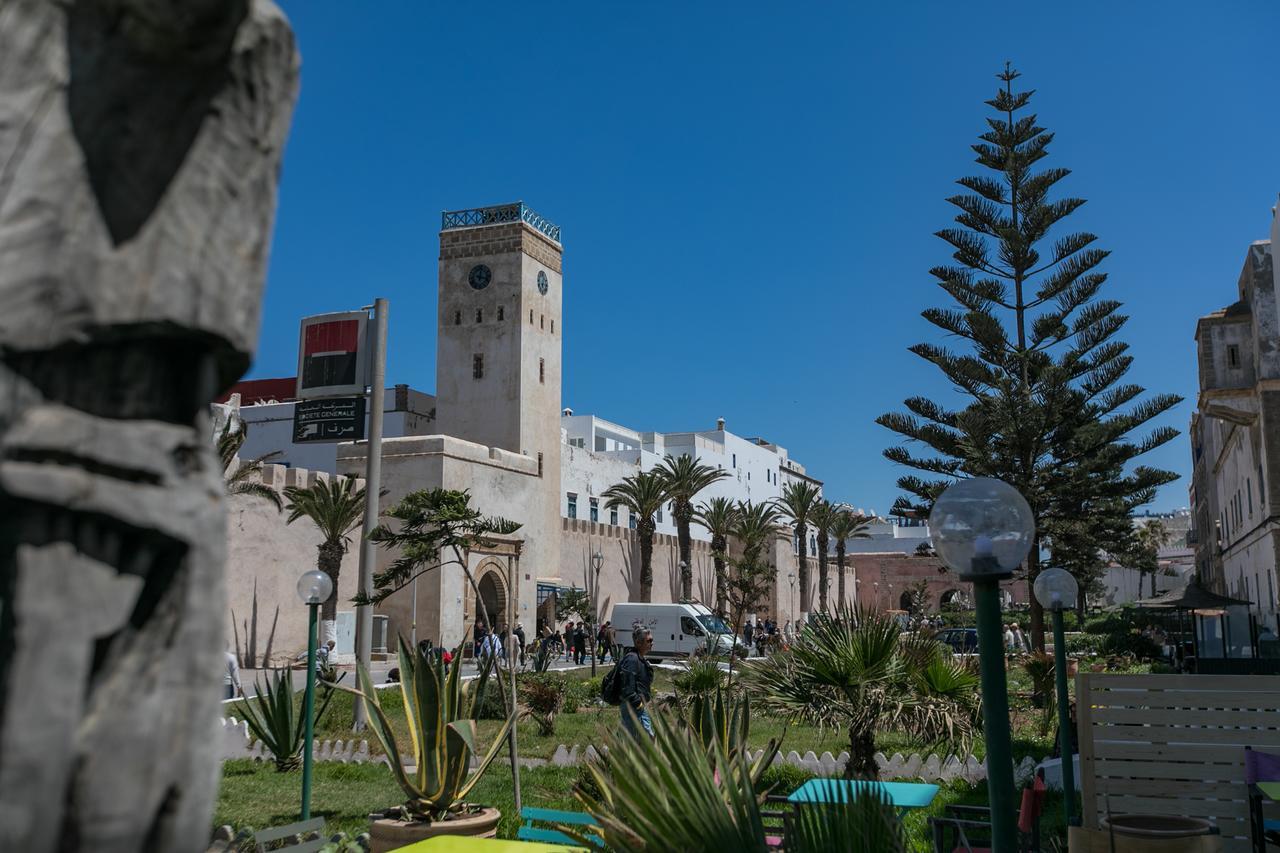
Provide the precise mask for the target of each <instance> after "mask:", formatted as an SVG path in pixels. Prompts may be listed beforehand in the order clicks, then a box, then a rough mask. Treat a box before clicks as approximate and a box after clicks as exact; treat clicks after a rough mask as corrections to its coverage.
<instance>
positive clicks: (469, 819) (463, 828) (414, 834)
mask: <svg viewBox="0 0 1280 853" xmlns="http://www.w3.org/2000/svg"><path fill="white" fill-rule="evenodd" d="M501 819H502V812H500V811H498V810H497V809H491V808H488V807H483V808H481V809H480V810H479V811H475V812H471V813H463V814H459V815H457V816H453V817H449V818H446V819H445V820H432V821H418V820H396V819H393V818H385V817H384V818H374V819H372V820H370V821H369V850H370V851H371V853H387V851H390V850H396V849H398V848H400V847H405V846H407V845H409V844H412V843H414V842H415V841H422V840H424V839H427V838H434V837H435V836H437V835H462V836H467V837H469V838H497V836H498V821H499V820H501Z"/></svg>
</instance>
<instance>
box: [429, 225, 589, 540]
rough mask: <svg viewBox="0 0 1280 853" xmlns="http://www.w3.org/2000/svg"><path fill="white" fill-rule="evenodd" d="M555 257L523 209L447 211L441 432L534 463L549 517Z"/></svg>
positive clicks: (556, 348) (555, 447)
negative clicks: (543, 483)
mask: <svg viewBox="0 0 1280 853" xmlns="http://www.w3.org/2000/svg"><path fill="white" fill-rule="evenodd" d="M562 251H563V249H562V246H561V245H560V228H559V226H556V225H553V224H552V223H551V222H549V221H547V220H546V219H544V218H543V217H542V216H540V215H539V214H537V213H536V212H534V211H533V210H531V209H530V208H528V207H527V206H525V204H524V203H523V202H516V203H515V204H504V205H498V206H495V207H482V208H474V209H471V210H457V211H450V212H446V213H445V214H444V216H443V221H442V224H441V230H440V271H439V275H440V279H439V288H440V293H439V320H438V337H437V347H436V418H437V422H438V424H439V428H440V432H442V433H443V434H445V435H452V436H455V437H457V438H461V439H465V440H467V441H473V442H476V443H478V444H483V445H487V446H489V447H497V448H502V449H504V450H509V451H512V452H514V453H519V454H523V455H526V456H529V457H531V458H535V459H537V460H538V461H539V471H540V472H541V475H542V476H543V477H544V479H545V480H547V482H548V484H549V491H548V497H549V498H550V508H549V509H550V511H551V512H554V513H555V514H556V516H557V517H558V515H559V503H558V496H559V492H560V354H561V345H560V342H561V335H562V334H563V333H564V328H563V326H562V324H561V322H560V305H561V281H562V279H561V256H562ZM486 511H487V512H492V513H495V514H500V512H501V507H493V508H486Z"/></svg>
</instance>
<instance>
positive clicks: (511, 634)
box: [507, 557, 521, 814]
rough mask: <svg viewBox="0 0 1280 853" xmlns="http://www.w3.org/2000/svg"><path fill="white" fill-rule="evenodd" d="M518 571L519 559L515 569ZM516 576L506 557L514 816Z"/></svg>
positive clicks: (517, 789)
mask: <svg viewBox="0 0 1280 853" xmlns="http://www.w3.org/2000/svg"><path fill="white" fill-rule="evenodd" d="M519 570H520V562H519V558H518V557H517V558H516V569H515V571H519ZM515 600H516V576H515V572H513V571H512V569H511V557H507V660H508V661H509V662H510V664H509V665H508V667H507V672H508V673H509V674H510V675H511V781H512V786H513V787H514V789H515V791H514V793H515V801H516V814H520V808H521V805H520V750H519V748H518V747H517V746H516V719H517V713H516V658H515V651H514V650H515V647H516V619H515Z"/></svg>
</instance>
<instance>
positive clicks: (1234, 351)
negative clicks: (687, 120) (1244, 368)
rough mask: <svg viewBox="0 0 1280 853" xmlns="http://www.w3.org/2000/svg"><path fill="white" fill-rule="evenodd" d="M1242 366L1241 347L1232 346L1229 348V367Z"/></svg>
mask: <svg viewBox="0 0 1280 853" xmlns="http://www.w3.org/2000/svg"><path fill="white" fill-rule="evenodd" d="M1239 366H1240V347H1238V346H1236V345H1235V344H1232V345H1230V346H1228V347H1227V367H1239Z"/></svg>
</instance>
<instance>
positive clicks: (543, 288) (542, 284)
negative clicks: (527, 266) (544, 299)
mask: <svg viewBox="0 0 1280 853" xmlns="http://www.w3.org/2000/svg"><path fill="white" fill-rule="evenodd" d="M538 292H539V293H541V294H542V295H543V296H546V295H547V274H546V273H545V272H543V271H542V270H538Z"/></svg>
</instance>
